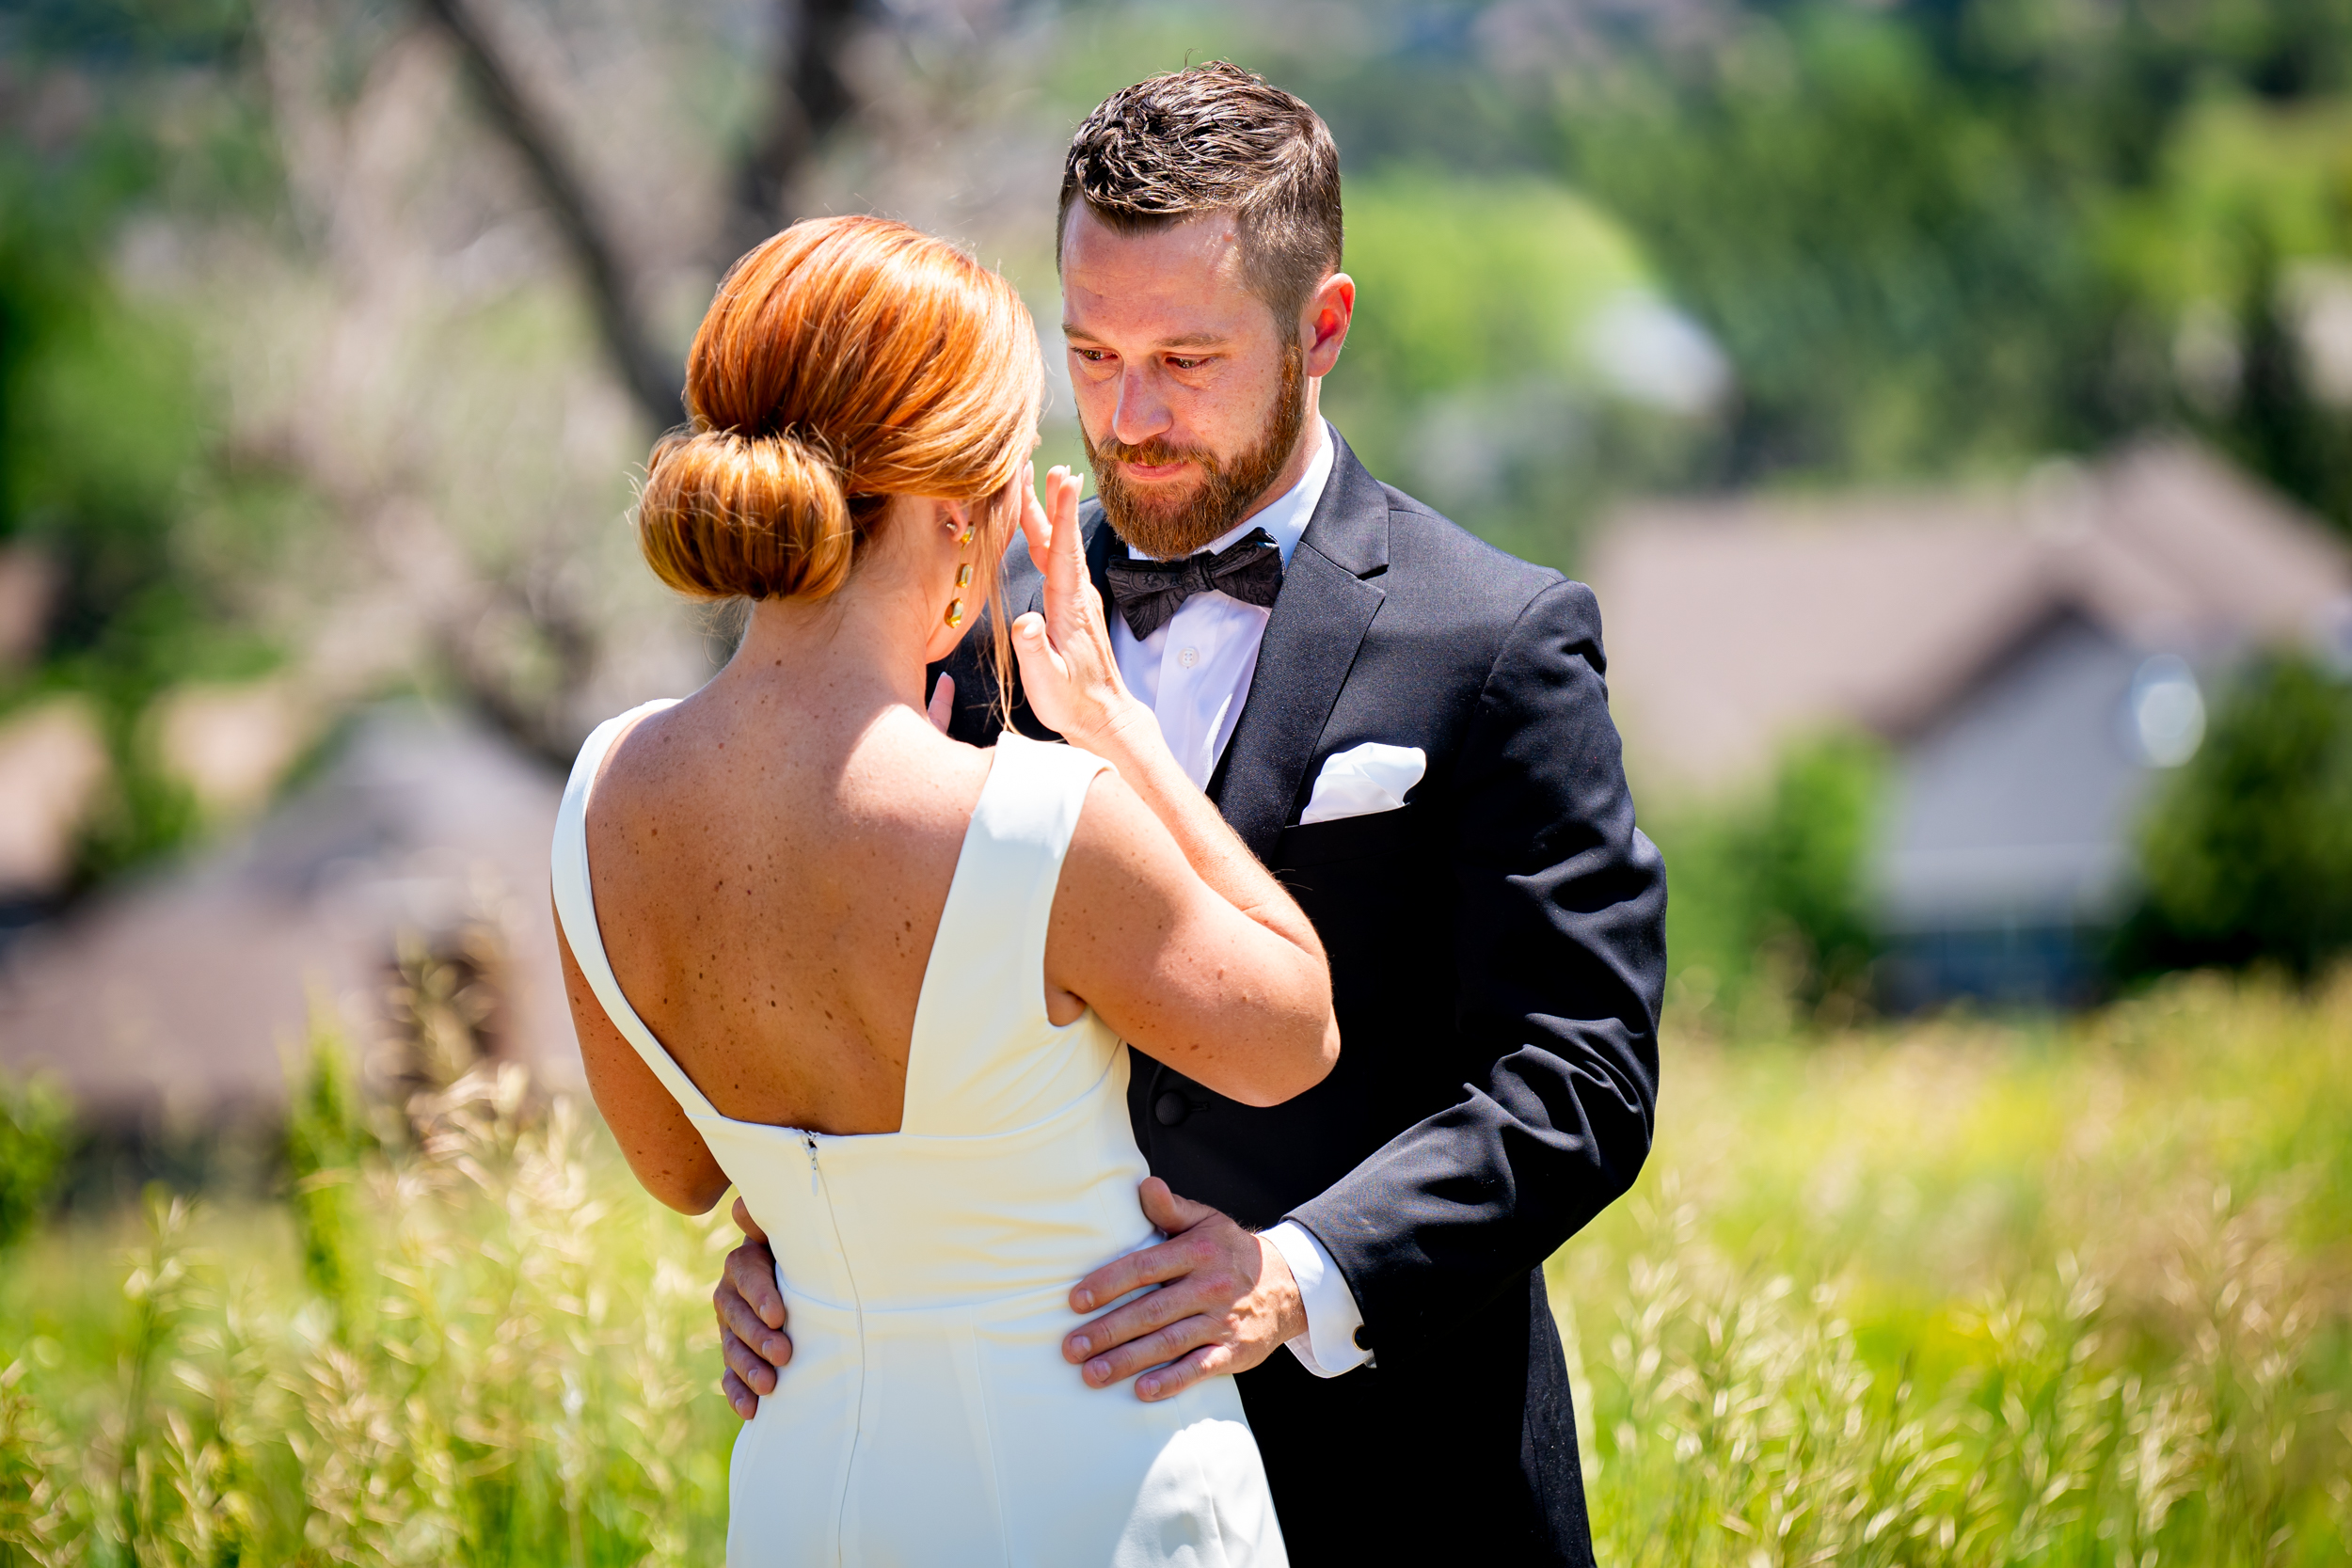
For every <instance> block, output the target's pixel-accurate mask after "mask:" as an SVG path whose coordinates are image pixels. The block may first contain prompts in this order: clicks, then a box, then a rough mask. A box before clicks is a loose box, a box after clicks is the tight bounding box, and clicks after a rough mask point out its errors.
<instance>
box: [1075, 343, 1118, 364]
mask: <svg viewBox="0 0 2352 1568" xmlns="http://www.w3.org/2000/svg"><path fill="white" fill-rule="evenodd" d="M1070 352H1071V353H1073V354H1074V355H1076V356H1078V357H1079V358H1081V359H1083V360H1085V361H1086V362H1087V363H1088V364H1089V365H1100V364H1104V363H1106V362H1107V361H1108V360H1109V359H1110V356H1111V351H1110V350H1108V349H1106V348H1076V347H1073V348H1072V349H1071V351H1070Z"/></svg>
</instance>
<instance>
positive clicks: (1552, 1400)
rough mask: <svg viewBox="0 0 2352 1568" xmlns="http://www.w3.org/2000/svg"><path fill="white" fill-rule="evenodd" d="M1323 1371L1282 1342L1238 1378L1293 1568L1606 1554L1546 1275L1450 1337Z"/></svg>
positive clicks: (1557, 1560) (1570, 1564)
mask: <svg viewBox="0 0 2352 1568" xmlns="http://www.w3.org/2000/svg"><path fill="white" fill-rule="evenodd" d="M1378 1360H1379V1364H1378V1365H1377V1366H1373V1367H1359V1368H1358V1369H1357V1370H1354V1371H1352V1372H1348V1373H1346V1374H1344V1375H1343V1376H1340V1377H1335V1378H1319V1377H1316V1376H1315V1375H1314V1374H1313V1373H1311V1372H1310V1371H1308V1370H1306V1369H1305V1368H1304V1367H1302V1366H1300V1365H1299V1364H1298V1358H1297V1357H1296V1356H1295V1355H1293V1354H1290V1353H1289V1352H1288V1351H1280V1352H1278V1353H1276V1354H1274V1355H1273V1356H1271V1357H1269V1358H1268V1359H1267V1360H1266V1362H1265V1363H1264V1364H1263V1365H1262V1366H1260V1367H1257V1368H1255V1369H1253V1370H1249V1371H1247V1372H1244V1373H1242V1374H1241V1377H1240V1378H1239V1380H1238V1381H1239V1383H1240V1386H1241V1397H1242V1404H1243V1406H1244V1408H1246V1409H1247V1410H1248V1413H1249V1424H1250V1427H1251V1429H1252V1430H1253V1431H1255V1432H1256V1433H1257V1435H1258V1447H1259V1449H1260V1450H1261V1451H1262V1452H1263V1454H1264V1455H1265V1467H1266V1476H1267V1479H1268V1480H1269V1481H1271V1482H1272V1483H1273V1487H1274V1502H1275V1507H1276V1509H1277V1510H1278V1511H1279V1513H1280V1514H1281V1519H1282V1535H1283V1539H1284V1540H1285V1542H1286V1543H1287V1544H1288V1545H1289V1547H1290V1559H1291V1561H1292V1562H1293V1563H1294V1564H1295V1565H1296V1568H1323V1565H1326V1564H1329V1565H1332V1568H1339V1565H1343V1564H1344V1565H1346V1568H1363V1565H1365V1564H1385V1563H1418V1562H1431V1563H1439V1562H1445V1563H1452V1562H1462V1563H1478V1564H1482V1565H1485V1564H1494V1565H1498V1568H1500V1565H1504V1564H1512V1565H1516V1564H1522V1563H1523V1564H1529V1565H1535V1564H1541V1565H1544V1568H1554V1565H1566V1568H1587V1565H1589V1564H1590V1563H1591V1562H1592V1560H1593V1544H1592V1527H1591V1525H1590V1523H1589V1522H1588V1520H1587V1518H1586V1516H1585V1512H1584V1480H1583V1472H1582V1470H1581V1466H1580V1465H1579V1464H1578V1459H1577V1451H1576V1420H1575V1414H1574V1411H1573V1409H1572V1408H1571V1406H1570V1405H1569V1402H1568V1372H1567V1365H1566V1363H1565V1360H1564V1359H1563V1357H1562V1354H1561V1350H1560V1334H1559V1329H1558V1327H1557V1325H1556V1324H1555V1323H1553V1322H1552V1317H1551V1307H1550V1304H1549V1301H1548V1300H1547V1299H1546V1297H1545V1294H1544V1280H1543V1275H1541V1274H1531V1275H1528V1276H1527V1282H1526V1286H1525V1288H1524V1289H1523V1290H1513V1291H1504V1292H1503V1293H1502V1295H1500V1296H1498V1297H1497V1298H1495V1299H1494V1300H1493V1301H1491V1302H1489V1303H1487V1304H1486V1306H1485V1307H1482V1308H1480V1309H1479V1310H1478V1311H1476V1312H1474V1313H1472V1314H1471V1315H1470V1318H1469V1319H1468V1320H1467V1321H1466V1322H1464V1323H1462V1324H1461V1326H1460V1328H1459V1330H1458V1331H1456V1332H1454V1333H1451V1334H1449V1335H1448V1336H1447V1342H1446V1343H1444V1344H1442V1345H1438V1344H1430V1345H1424V1346H1418V1347H1410V1348H1405V1347H1400V1348H1399V1349H1396V1350H1391V1349H1387V1348H1384V1349H1382V1350H1381V1351H1380V1353H1379V1357H1378Z"/></svg>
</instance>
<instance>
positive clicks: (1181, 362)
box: [1168, 354, 1209, 371]
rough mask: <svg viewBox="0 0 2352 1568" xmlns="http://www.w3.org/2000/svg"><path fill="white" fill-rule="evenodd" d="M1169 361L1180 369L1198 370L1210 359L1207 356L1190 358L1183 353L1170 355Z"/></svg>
mask: <svg viewBox="0 0 2352 1568" xmlns="http://www.w3.org/2000/svg"><path fill="white" fill-rule="evenodd" d="M1208 362H1209V361H1208V359H1207V358H1206V357H1205V356H1204V357H1200V358H1194V359H1188V358H1186V357H1184V356H1183V355H1178V354H1171V355H1169V356H1168V363H1169V364H1170V365H1173V366H1174V367H1175V368H1176V369H1178V370H1180V371H1197V370H1199V369H1200V367H1201V366H1203V365H1205V364H1207V363H1208Z"/></svg>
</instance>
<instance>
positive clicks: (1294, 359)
mask: <svg viewBox="0 0 2352 1568" xmlns="http://www.w3.org/2000/svg"><path fill="white" fill-rule="evenodd" d="M1305 357H1306V356H1304V355H1303V354H1302V353H1301V352H1300V351H1299V348H1298V346H1297V345H1296V344H1295V343H1294V344H1292V345H1291V348H1290V351H1289V352H1288V353H1287V354H1285V355H1284V356H1282V385H1281V387H1280V388H1279V390H1277V391H1276V392H1275V394H1274V407H1273V409H1272V410H1271V411H1270V412H1269V413H1268V415H1267V418H1266V427H1265V431H1264V434H1263V436H1261V438H1260V439H1259V442H1258V444H1257V445H1256V446H1254V447H1252V448H1250V449H1249V450H1248V451H1245V452H1243V453H1242V454H1241V455H1240V456H1239V457H1236V458H1233V459H1232V461H1230V462H1223V461H1220V460H1219V459H1218V458H1217V456H1216V453H1214V452H1212V451H1208V450H1207V449H1205V448H1202V447H1178V446H1171V445H1170V444H1168V442H1166V441H1161V440H1157V439H1154V440H1150V441H1146V442H1143V443H1142V444H1141V445H1139V446H1133V447H1131V446H1128V445H1127V444H1126V443H1125V442H1123V441H1116V440H1105V441H1104V442H1103V444H1102V445H1101V446H1097V445H1095V444H1094V442H1093V440H1092V439H1091V438H1090V437H1089V436H1087V434H1086V427H1085V425H1084V424H1083V423H1082V424H1080V426H1079V428H1078V436H1079V439H1081V440H1083V441H1085V442H1086V449H1087V462H1088V464H1089V466H1091V467H1093V469H1094V488H1095V493H1096V494H1098V495H1100V496H1101V497H1102V498H1103V515H1104V516H1106V517H1108V518H1109V519H1110V524H1111V531H1112V532H1114V533H1116V534H1118V535H1119V537H1120V538H1121V539H1123V540H1125V541H1126V542H1127V547H1128V548H1129V549H1132V550H1135V551H1136V552H1137V553H1138V554H1141V555H1148V556H1153V557H1156V558H1157V559H1159V560H1161V561H1174V560H1176V559H1177V558H1179V557H1181V556H1187V555H1190V554H1191V553H1192V552H1193V551H1195V550H1197V549H1199V548H1200V547H1201V546H1204V545H1207V544H1209V543H1210V542H1211V541H1213V540H1215V539H1216V537H1217V535H1219V534H1221V533H1224V532H1226V531H1228V530H1230V529H1232V526H1233V525H1234V524H1235V523H1238V522H1240V521H1241V515H1242V514H1243V513H1245V512H1247V511H1248V510H1249V508H1250V507H1251V506H1252V505H1253V504H1255V503H1256V501H1257V499H1258V498H1259V497H1261V496H1263V495H1264V494H1265V492H1266V488H1267V486H1269V485H1271V484H1272V483H1274V481H1275V479H1276V478H1277V477H1278V476H1279V474H1280V473H1281V471H1282V465H1283V464H1285V463H1288V462H1289V461H1290V457H1291V451H1292V450H1293V449H1294V448H1295V447H1296V446H1297V445H1298V433H1299V432H1300V431H1301V430H1303V429H1305V428H1306V424H1307V382H1306V376H1305V373H1304V372H1305V369H1306V366H1305V362H1304V361H1305ZM1183 462H1190V463H1194V464H1197V465H1199V467H1200V481H1199V482H1198V483H1195V484H1194V485H1193V487H1192V489H1191V491H1190V492H1189V493H1188V494H1185V495H1182V496H1170V497H1168V498H1166V499H1162V498H1160V497H1158V496H1156V495H1154V494H1153V493H1152V492H1153V489H1154V488H1155V487H1153V486H1148V485H1140V484H1138V485H1130V484H1129V483H1127V482H1126V480H1125V479H1123V478H1122V477H1121V476H1120V468H1119V465H1120V464H1121V463H1141V464H1144V465H1147V466H1150V465H1156V464H1161V463H1183Z"/></svg>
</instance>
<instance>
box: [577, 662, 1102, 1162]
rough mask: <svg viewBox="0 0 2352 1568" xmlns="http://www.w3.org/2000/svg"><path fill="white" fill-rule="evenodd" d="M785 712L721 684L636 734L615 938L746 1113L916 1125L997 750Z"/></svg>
mask: <svg viewBox="0 0 2352 1568" xmlns="http://www.w3.org/2000/svg"><path fill="white" fill-rule="evenodd" d="M747 708H748V709H749V711H746V709H747ZM763 719H765V721H764V722H763ZM774 719H775V716H773V715H764V714H763V713H761V712H760V711H759V710H758V707H757V706H755V705H747V704H744V703H741V702H737V701H733V700H731V694H730V693H726V692H712V691H706V692H705V693H703V694H702V695H701V696H700V697H697V698H695V699H693V700H691V701H689V702H687V703H685V704H682V705H679V706H676V707H674V708H671V709H668V710H667V711H665V712H661V713H657V714H654V715H652V716H650V717H649V718H647V719H645V720H644V721H642V722H641V723H639V724H638V726H637V727H636V728H635V729H634V730H633V731H632V732H631V733H630V734H629V735H628V736H627V737H626V738H625V739H624V740H623V741H622V742H621V743H620V745H619V746H618V747H617V748H615V751H614V754H613V756H612V761H611V762H609V763H608V764H607V765H606V768H605V772H604V776H603V777H602V778H601V779H600V780H599V781H598V783H597V785H596V796H595V801H596V804H595V809H594V810H593V811H592V812H591V813H590V814H589V817H588V852H589V863H590V864H591V865H592V866H594V867H595V877H596V905H597V909H598V911H599V917H600V920H601V924H602V926H603V928H604V938H605V947H606V951H607V952H608V953H610V954H611V956H612V965H613V970H614V973H615V974H616V975H617V976H618V977H619V980H620V982H621V989H622V990H623V991H624V992H626V993H627V994H628V997H629V999H630V1000H631V1001H632V1002H633V1003H634V1004H635V1005H636V1006H637V1010H638V1012H639V1013H641V1014H642V1015H643V1016H644V1020H645V1022H646V1023H647V1024H648V1025H649V1026H650V1027H651V1028H652V1030H653V1032H654V1033H655V1035H656V1036H657V1037H660V1039H661V1040H662V1041H663V1042H664V1043H665V1044H667V1045H668V1046H669V1048H670V1053H671V1054H672V1055H674V1056H675V1057H676V1058H677V1061H678V1065H679V1066H681V1067H683V1068H684V1069H686V1072H687V1075H688V1076H689V1077H691V1078H692V1079H693V1080H694V1082H695V1084H696V1085H698V1086H699V1087H700V1088H701V1089H702V1091H703V1092H704V1093H705V1094H706V1095H707V1096H708V1097H709V1098H710V1101H711V1103H712V1104H714V1105H716V1106H717V1107H718V1108H719V1109H720V1110H721V1111H722V1112H723V1113H724V1114H726V1115H727V1116H730V1117H736V1118H738V1119H739V1120H744V1121H759V1122H770V1123H775V1124H780V1125H784V1126H791V1127H806V1128H810V1129H813V1130H814V1131H817V1132H896V1131H897V1130H898V1121H899V1116H900V1111H901V1108H902V1104H903V1101H904V1096H905V1089H906V1068H907V1046H908V1042H909V1040H910V1039H911V1038H912V1037H913V1036H914V1008H915V1002H916V998H917V996H918V995H919V994H920V992H921V990H922V985H923V972H924V969H925V967H926V964H927V963H928V961H929V959H930V950H931V939H932V937H933V936H934V935H935V934H936V932H937V930H938V927H939V916H940V911H941V910H942V909H943V908H944V907H945V906H946V901H947V886H948V883H949V881H950V879H952V878H953V877H954V875H955V868H956V857H957V854H958V851H959V850H960V849H961V847H962V844H963V836H964V830H965V826H966V824H967V823H968V822H969V821H970V819H971V816H972V808H973V805H974V803H975V802H976V801H977V800H978V799H979V795H980V788H981V786H982V785H983V784H985V783H986V782H987V778H988V764H989V757H988V754H987V753H986V752H976V751H974V750H972V749H971V748H969V747H966V746H961V745H957V744H955V743H954V742H951V741H949V740H947V739H946V737H945V736H941V735H939V734H938V733H937V732H936V731H934V730H932V729H931V727H930V725H929V724H928V723H926V722H925V721H924V720H923V718H922V716H921V715H920V714H918V713H915V712H914V711H912V710H910V709H908V708H905V707H899V708H897V709H895V710H892V711H889V712H886V713H883V714H882V715H880V716H878V717H877V718H876V719H875V721H873V722H872V723H870V724H869V725H866V726H865V727H863V728H861V729H859V730H857V731H856V733H853V734H844V733H840V732H839V731H837V730H834V729H831V728H819V727H813V726H807V725H798V726H796V725H789V724H780V723H777V722H775V721H774ZM1043 983H1044V982H1043V976H1042V975H1041V976H1040V977H1039V984H1040V985H1042V984H1043ZM1057 1022H1059V1021H1057Z"/></svg>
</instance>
